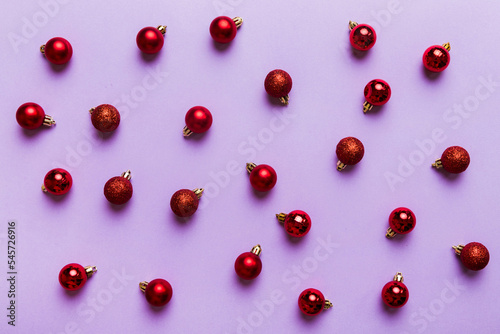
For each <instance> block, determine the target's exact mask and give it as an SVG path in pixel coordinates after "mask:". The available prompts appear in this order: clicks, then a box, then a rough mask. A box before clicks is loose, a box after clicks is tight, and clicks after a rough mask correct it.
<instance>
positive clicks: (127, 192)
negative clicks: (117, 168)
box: [104, 170, 134, 205]
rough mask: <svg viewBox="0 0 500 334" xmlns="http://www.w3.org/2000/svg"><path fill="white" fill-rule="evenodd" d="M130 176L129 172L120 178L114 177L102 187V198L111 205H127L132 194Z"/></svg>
mask: <svg viewBox="0 0 500 334" xmlns="http://www.w3.org/2000/svg"><path fill="white" fill-rule="evenodd" d="M131 178H132V174H131V172H130V170H128V171H126V172H124V173H122V175H121V176H115V177H112V178H111V179H109V180H108V182H106V184H105V185H104V196H105V197H106V199H107V200H108V201H109V202H110V203H113V204H116V205H122V204H125V203H127V202H128V201H129V200H130V199H131V198H132V194H133V192H134V189H133V188H132V182H130V179H131Z"/></svg>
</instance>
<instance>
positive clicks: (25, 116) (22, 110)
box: [16, 102, 56, 130]
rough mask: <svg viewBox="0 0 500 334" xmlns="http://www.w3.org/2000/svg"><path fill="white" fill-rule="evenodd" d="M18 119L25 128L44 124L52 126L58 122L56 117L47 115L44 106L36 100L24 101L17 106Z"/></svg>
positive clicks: (34, 127)
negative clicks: (55, 119)
mask: <svg viewBox="0 0 500 334" xmlns="http://www.w3.org/2000/svg"><path fill="white" fill-rule="evenodd" d="M16 120H17V123H18V124H19V125H20V126H21V127H22V128H23V129H27V130H34V129H37V128H39V127H40V126H42V125H45V126H52V125H54V124H56V122H55V121H54V119H53V118H52V117H51V116H49V115H45V111H44V110H43V108H42V107H40V106H39V105H38V104H36V103H34V102H28V103H24V104H22V105H21V106H20V107H19V108H17V112H16Z"/></svg>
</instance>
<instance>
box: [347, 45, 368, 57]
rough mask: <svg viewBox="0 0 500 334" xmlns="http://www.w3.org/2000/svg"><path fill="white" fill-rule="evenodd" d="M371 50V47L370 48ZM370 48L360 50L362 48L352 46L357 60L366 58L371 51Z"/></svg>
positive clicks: (353, 54) (352, 52)
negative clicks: (357, 48)
mask: <svg viewBox="0 0 500 334" xmlns="http://www.w3.org/2000/svg"><path fill="white" fill-rule="evenodd" d="M370 50H371V49H370ZM370 50H367V51H360V50H356V49H355V48H353V47H352V46H351V55H352V56H353V57H354V58H355V59H357V60H363V59H365V58H366V57H368V55H369V53H370Z"/></svg>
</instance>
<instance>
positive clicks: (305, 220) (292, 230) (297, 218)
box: [276, 210, 311, 238]
mask: <svg viewBox="0 0 500 334" xmlns="http://www.w3.org/2000/svg"><path fill="white" fill-rule="evenodd" d="M276 216H277V217H278V219H279V220H280V221H282V222H283V226H284V228H285V231H286V233H288V234H289V235H290V236H292V237H297V238H300V237H303V236H304V235H306V234H307V233H309V230H310V229H311V217H309V215H308V214H307V213H306V212H304V211H301V210H293V211H292V212H290V213H289V214H287V215H286V216H285V217H283V216H284V214H279V215H276Z"/></svg>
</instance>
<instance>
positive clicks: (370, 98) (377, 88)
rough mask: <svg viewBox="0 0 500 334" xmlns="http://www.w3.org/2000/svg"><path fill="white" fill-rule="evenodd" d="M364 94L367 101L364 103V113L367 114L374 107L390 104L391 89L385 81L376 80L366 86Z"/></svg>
mask: <svg viewBox="0 0 500 334" xmlns="http://www.w3.org/2000/svg"><path fill="white" fill-rule="evenodd" d="M364 94H365V99H366V101H365V102H364V103H363V112H364V113H367V112H368V111H370V110H371V109H372V108H373V106H381V105H384V104H386V103H387V102H389V99H390V98H391V87H390V86H389V84H388V83H387V82H385V81H384V80H381V79H375V80H372V81H370V82H369V83H367V84H366V86H365V91H364Z"/></svg>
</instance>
